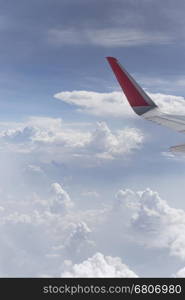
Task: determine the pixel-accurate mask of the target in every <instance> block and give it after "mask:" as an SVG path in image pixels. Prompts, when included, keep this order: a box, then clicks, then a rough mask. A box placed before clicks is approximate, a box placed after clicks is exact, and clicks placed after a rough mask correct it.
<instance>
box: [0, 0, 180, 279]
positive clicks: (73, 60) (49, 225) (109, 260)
mask: <svg viewBox="0 0 185 300" xmlns="http://www.w3.org/2000/svg"><path fill="white" fill-rule="evenodd" d="M0 3H1V14H0V41H1V47H0V66H1V69H0V117H1V121H0V161H1V172H0V193H1V199H2V200H1V201H0V214H2V216H1V220H2V221H1V222H0V232H1V234H2V236H3V238H2V241H1V243H2V245H1V250H0V254H1V255H0V256H1V259H0V276H66V274H67V275H69V276H72V277H73V276H80V275H84V274H81V270H82V269H83V268H82V266H86V261H88V265H89V269H87V270H86V273H85V274H86V275H87V274H89V276H98V274H100V273H101V272H100V269H101V270H103V267H102V266H104V267H105V266H108V267H109V269H110V270H111V272H112V273H110V274H107V273H106V270H107V268H105V270H104V272H105V273H103V274H101V275H102V276H104V275H106V276H110V275H112V276H123V277H127V276H133V275H135V276H141V277H142V276H146V277H147V276H180V275H181V276H185V270H184V265H185V252H184V248H185V247H184V246H185V239H184V230H185V223H184V220H185V204H184V192H185V191H184V175H185V168H184V167H185V161H184V157H183V156H182V155H174V154H172V153H170V152H169V150H168V149H169V147H170V146H172V145H176V144H181V143H184V136H183V135H181V134H179V133H176V132H173V131H171V130H169V129H167V128H162V127H160V126H158V125H156V124H150V123H149V122H147V121H145V120H142V119H141V118H139V117H138V116H135V115H134V113H133V112H132V110H131V109H130V107H129V105H128V103H127V101H126V99H125V97H124V95H123V94H122V93H121V91H120V88H119V86H118V84H117V82H116V80H115V78H114V75H113V73H112V71H111V69H110V67H109V66H108V64H107V62H106V59H105V57H106V56H115V57H117V58H118V59H119V60H120V62H121V63H122V64H123V66H124V67H125V68H126V69H127V70H128V71H129V72H130V73H131V74H132V75H133V76H134V78H135V79H136V80H137V81H138V82H139V83H140V84H141V85H142V87H143V88H144V89H145V90H146V91H147V92H148V93H149V94H150V96H151V97H152V98H153V99H154V100H155V101H156V102H157V103H158V105H159V106H161V107H164V108H165V109H167V110H168V111H170V112H174V113H176V114H177V113H179V112H180V113H184V114H185V106H184V93H185V92H184V91H185V71H184V70H185V51H184V50H185V40H184V29H185V21H184V20H185V18H184V9H185V3H184V1H181V0H179V1H178V3H175V2H174V1H170V0H166V1H163V2H162V1H158V0H155V1H153V0H147V1H146V0H141V1H134V0H129V1H128V0H122V1H121V0H114V1H113V0H101V1H96V0H94V1H93V0H89V1H85V0H61V1H59V0H52V1H51V0H37V1H35V0H33V1H30V2H29V1H20V0H17V1H16V3H15V2H13V1H8V0H6V1H2V0H1V1H0ZM117 208H119V209H117ZM43 232H44V234H43ZM30 233H31V234H30ZM29 236H31V238H30V237H29ZM25 237H26V239H27V240H26V243H25ZM38 241H39V242H38ZM74 249H76V250H74ZM151 256H152V257H153V260H152V261H151V259H150V258H151ZM9 257H12V259H9ZM115 257H119V258H118V259H116V258H115ZM146 257H147V259H146ZM66 260H67V261H68V262H69V261H70V262H71V263H70V264H69V263H66ZM38 262H39V264H38ZM74 265H76V266H77V267H75V268H74ZM94 265H97V266H100V267H99V268H100V269H97V270H96V271H94V272H95V273H92V272H93V270H94ZM75 270H76V271H75ZM118 270H121V273H119V271H118ZM179 274H180V275H179Z"/></svg>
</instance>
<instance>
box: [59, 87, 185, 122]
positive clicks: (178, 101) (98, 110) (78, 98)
mask: <svg viewBox="0 0 185 300" xmlns="http://www.w3.org/2000/svg"><path fill="white" fill-rule="evenodd" d="M149 96H150V97H151V98H152V99H153V100H154V101H155V102H156V104H157V105H159V107H160V108H161V109H162V111H164V112H166V113H173V114H181V115H182V114H185V100H184V97H181V96H173V95H167V94H161V93H149ZM54 97H55V98H56V99H59V100H61V101H63V102H65V103H68V104H70V105H74V106H75V108H76V109H77V111H79V112H83V113H88V114H91V115H96V116H104V117H105V116H109V117H123V116H125V117H135V114H134V112H133V111H132V109H131V108H130V106H129V104H128V102H127V99H126V97H125V95H124V94H123V93H122V92H111V93H97V92H91V91H71V92H69V91H65V92H61V93H57V94H55V95H54Z"/></svg>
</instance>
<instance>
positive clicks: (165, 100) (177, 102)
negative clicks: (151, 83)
mask: <svg viewBox="0 0 185 300" xmlns="http://www.w3.org/2000/svg"><path fill="white" fill-rule="evenodd" d="M150 95H151V98H152V99H153V100H154V101H155V102H156V104H158V106H159V107H160V109H161V110H162V111H164V112H165V113H169V114H180V115H184V114H185V99H184V97H182V96H173V95H167V94H160V93H156V94H154V93H150Z"/></svg>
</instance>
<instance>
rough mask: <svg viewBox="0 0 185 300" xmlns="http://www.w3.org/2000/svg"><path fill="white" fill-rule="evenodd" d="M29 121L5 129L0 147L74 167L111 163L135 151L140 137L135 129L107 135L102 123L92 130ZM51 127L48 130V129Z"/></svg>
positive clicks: (34, 120) (62, 124)
mask: <svg viewBox="0 0 185 300" xmlns="http://www.w3.org/2000/svg"><path fill="white" fill-rule="evenodd" d="M47 121H48V118H46V120H45V119H44V118H41V119H39V118H33V119H32V121H31V122H30V121H28V123H27V124H25V125H24V126H23V127H22V128H18V129H8V130H5V131H3V132H2V133H1V138H0V146H1V145H2V147H3V149H6V151H10V152H11V151H12V152H14V153H16V152H17V153H32V154H34V153H35V155H36V156H37V159H38V158H40V160H41V161H46V162H48V161H52V160H53V157H55V160H56V161H58V162H67V161H70V162H71V163H72V162H74V163H78V161H79V160H83V161H86V162H87V163H88V162H90V163H91V162H92V164H95V162H96V160H97V163H99V162H101V161H105V160H114V159H119V158H120V157H123V156H124V155H126V154H129V153H131V152H132V151H133V150H135V149H139V148H140V147H141V145H142V143H143V140H144V136H143V133H142V132H141V131H140V130H138V129H136V128H125V129H123V130H115V131H111V129H110V128H109V127H108V125H107V124H106V123H105V122H99V123H97V124H96V129H95V130H93V131H92V130H91V131H87V130H83V131H82V130H78V129H72V128H67V127H66V125H65V124H64V123H62V121H61V120H60V119H51V118H50V119H49V122H50V123H49V122H47ZM50 124H51V126H50Z"/></svg>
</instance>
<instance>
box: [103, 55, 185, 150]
mask: <svg viewBox="0 0 185 300" xmlns="http://www.w3.org/2000/svg"><path fill="white" fill-rule="evenodd" d="M107 60H108V62H109V64H110V66H111V68H112V70H113V72H114V74H115V76H116V78H117V81H118V82H119V84H120V86H121V88H122V90H123V92H124V94H125V96H126V98H127V100H128V102H129V104H130V106H131V107H132V109H133V110H134V112H135V113H136V114H138V115H139V116H142V117H143V118H144V119H146V120H149V121H152V122H155V123H157V124H160V125H163V126H166V127H169V128H171V129H174V130H176V131H178V132H185V116H184V117H183V116H178V115H170V114H165V113H163V112H161V111H160V109H159V107H158V106H157V105H156V104H155V103H154V102H153V100H152V99H151V98H150V97H149V96H148V95H147V94H146V93H145V91H144V90H143V89H142V88H141V87H140V86H139V85H138V83H137V82H136V81H135V80H134V79H133V78H132V76H131V75H130V74H129V73H128V72H127V71H126V70H125V69H124V68H123V67H122V66H121V64H120V63H119V61H118V60H117V59H116V58H114V57H107ZM170 150H171V151H178V152H185V145H179V146H174V147H171V148H170Z"/></svg>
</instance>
